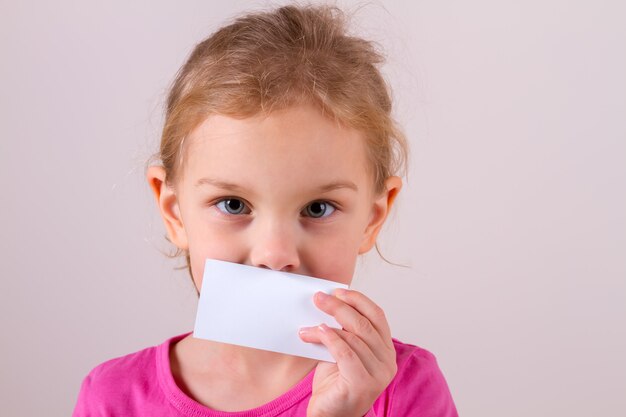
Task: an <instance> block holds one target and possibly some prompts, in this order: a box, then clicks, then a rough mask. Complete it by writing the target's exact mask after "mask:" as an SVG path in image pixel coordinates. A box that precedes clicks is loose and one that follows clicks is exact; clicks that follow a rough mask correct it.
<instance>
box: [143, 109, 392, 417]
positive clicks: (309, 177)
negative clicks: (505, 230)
mask: <svg viewBox="0 0 626 417" xmlns="http://www.w3.org/2000/svg"><path fill="white" fill-rule="evenodd" d="M185 142H186V143H185V146H187V147H188V149H187V152H186V153H185V154H184V156H183V166H184V172H183V174H184V175H183V176H182V177H181V178H180V179H179V183H177V184H176V186H177V188H178V189H177V191H176V193H175V192H174V190H173V189H171V188H170V187H168V186H167V185H166V184H165V183H164V179H165V172H164V170H163V169H162V168H161V167H150V169H149V170H148V173H147V180H148V182H149V184H150V186H151V187H152V189H153V191H154V193H155V196H156V199H157V203H158V206H159V210H160V213H161V215H162V217H163V220H164V223H165V227H166V230H167V233H168V237H169V239H170V240H171V241H172V243H174V244H175V245H176V246H178V247H179V248H183V249H188V250H189V252H190V259H191V260H190V262H191V269H192V272H193V277H194V283H195V285H196V287H197V288H201V286H202V276H203V272H204V271H203V268H204V260H205V259H206V258H214V259H221V260H224V261H230V262H236V263H240V264H245V265H252V266H256V267H262V268H271V269H274V270H278V271H287V272H293V273H297V274H302V275H309V276H315V277H320V278H325V279H329V280H332V281H336V282H341V283H343V284H348V285H349V284H350V282H351V281H352V276H353V272H354V268H355V264H356V259H357V255H358V254H362V253H365V252H367V251H369V250H370V249H371V248H372V247H373V246H374V244H375V242H376V237H377V235H378V233H379V231H380V229H381V227H382V225H383V223H384V221H385V219H386V217H387V214H388V213H389V210H390V208H391V206H392V204H393V201H394V199H395V197H396V195H397V193H398V192H399V191H400V189H401V187H402V180H401V179H400V178H399V177H396V176H392V177H389V178H388V179H387V181H386V187H387V191H386V192H383V194H381V195H378V196H374V195H373V182H372V179H371V177H370V175H369V174H368V172H367V171H366V158H365V148H364V143H363V138H362V136H361V133H360V132H357V131H355V130H353V129H348V128H345V127H344V128H341V127H339V126H338V125H337V124H335V123H334V122H332V121H331V120H329V119H327V118H326V117H324V116H323V115H322V114H321V113H320V112H319V111H318V110H317V109H316V108H314V107H312V106H310V105H298V106H296V107H291V108H288V109H286V110H282V111H278V112H273V113H271V114H270V116H269V117H267V118H265V119H264V118H262V117H260V116H256V117H252V118H248V119H235V118H230V117H226V116H221V115H211V116H209V117H208V118H207V119H206V120H205V121H204V123H203V124H201V125H200V126H199V127H198V128H197V129H196V130H194V131H193V132H192V134H191V135H189V136H188V137H187V138H186V139H185ZM201 178H212V179H215V180H219V181H224V182H229V183H234V184H238V185H240V186H241V187H242V189H237V190H235V189H222V188H219V187H217V186H216V184H209V183H208V182H205V183H204V184H202V185H196V184H197V183H198V181H199V180H200V179H201ZM336 181H341V182H351V183H353V184H354V185H355V186H356V187H357V190H353V189H352V188H348V187H341V188H334V189H333V190H330V191H326V192H322V191H319V190H318V188H320V187H321V186H323V185H327V184H330V183H332V182H336ZM228 199H231V201H230V203H229V205H227V204H226V201H225V200H228ZM316 202H326V206H325V207H324V205H323V204H322V205H320V204H314V203H316ZM331 203H332V204H334V205H335V208H334V209H333V206H331ZM314 302H315V305H316V306H318V308H320V309H321V310H323V311H325V312H327V313H328V314H330V315H332V316H334V317H335V319H336V320H337V321H338V322H339V323H340V324H341V325H342V327H343V330H326V331H323V330H322V328H323V327H322V328H320V327H314V328H311V329H309V331H308V332H306V333H304V334H301V336H300V337H301V338H302V340H303V341H306V342H316V343H323V344H324V345H325V346H326V347H327V348H328V349H329V351H330V352H331V354H332V355H333V357H334V358H335V359H336V360H337V363H336V364H335V363H329V362H323V361H319V362H318V361H316V360H313V359H309V358H302V357H297V356H290V355H284V354H280V353H276V352H269V351H263V350H258V349H251V348H247V347H242V346H236V345H230V344H224V343H217V342H213V341H209V340H202V339H195V338H193V337H192V335H189V336H187V337H186V338H184V339H183V340H181V341H180V342H179V343H177V344H176V345H175V346H174V347H173V349H172V352H171V362H172V372H173V374H174V377H175V379H176V381H177V383H178V385H179V386H180V387H181V389H183V391H185V392H186V393H187V394H188V395H190V396H191V397H192V398H194V399H196V400H197V401H199V402H201V403H203V404H205V405H207V406H209V407H212V408H216V409H219V410H224V411H240V410H244V409H249V408H254V407H258V406H259V405H262V404H264V403H266V402H269V401H271V400H272V399H274V398H276V397H278V396H280V395H281V394H283V393H284V392H286V391H287V390H288V389H289V388H291V387H292V386H293V385H294V384H295V383H297V382H298V381H299V380H300V379H302V378H303V377H304V376H305V375H306V374H307V373H308V372H309V371H310V370H312V369H313V367H315V366H317V369H316V371H315V377H314V380H313V394H312V397H311V400H310V402H309V406H308V410H307V415H309V416H324V417H331V416H341V417H351V416H359V417H360V416H363V415H364V414H365V413H366V412H367V410H368V409H369V407H370V406H371V405H372V403H373V402H374V400H375V399H376V398H377V397H378V395H380V393H381V392H382V391H383V390H384V389H385V388H386V386H387V385H388V384H389V382H390V381H391V379H392V378H393V376H394V375H395V373H396V362H395V349H394V347H393V344H392V341H391V333H390V330H389V325H388V323H387V320H386V318H385V315H384V312H383V311H382V309H381V308H380V307H379V306H377V305H376V304H375V303H374V302H373V301H371V300H370V299H368V298H367V297H366V296H365V295H363V294H362V293H360V292H358V291H355V290H349V291H347V294H346V296H345V297H337V296H330V297H320V293H318V294H316V296H315V297H314ZM286 314H288V312H286ZM242 393H245V395H242Z"/></svg>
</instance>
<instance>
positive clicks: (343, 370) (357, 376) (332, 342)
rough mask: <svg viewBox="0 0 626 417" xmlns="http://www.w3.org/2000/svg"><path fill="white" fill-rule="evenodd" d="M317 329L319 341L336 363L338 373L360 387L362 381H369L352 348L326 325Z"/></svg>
mask: <svg viewBox="0 0 626 417" xmlns="http://www.w3.org/2000/svg"><path fill="white" fill-rule="evenodd" d="M318 327H319V330H320V331H319V336H320V341H321V342H322V344H323V345H324V346H326V348H327V349H328V351H329V352H330V354H331V355H332V356H333V358H334V359H335V361H337V367H338V368H339V373H340V374H341V375H342V376H343V377H344V378H345V379H346V380H348V381H350V382H351V383H354V384H359V385H360V384H363V382H364V381H369V379H370V378H371V375H370V373H369V372H368V371H367V369H366V368H365V366H364V364H363V362H362V361H361V359H360V358H359V355H358V354H357V353H356V352H355V351H354V350H353V349H352V347H350V345H348V343H346V341H345V340H343V338H341V337H340V336H339V335H338V334H337V333H336V332H334V331H333V330H332V329H331V328H330V327H328V326H327V325H326V324H321V325H320V326H318Z"/></svg>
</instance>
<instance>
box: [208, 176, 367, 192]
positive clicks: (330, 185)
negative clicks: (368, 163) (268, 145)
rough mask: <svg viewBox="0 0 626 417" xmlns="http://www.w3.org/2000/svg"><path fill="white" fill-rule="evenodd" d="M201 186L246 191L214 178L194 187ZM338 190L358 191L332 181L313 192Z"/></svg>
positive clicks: (243, 188) (352, 185) (348, 182)
mask: <svg viewBox="0 0 626 417" xmlns="http://www.w3.org/2000/svg"><path fill="white" fill-rule="evenodd" d="M203 185H212V186H213V187H217V188H222V189H224V190H232V191H237V192H245V191H247V190H246V188H245V187H243V186H241V185H238V184H235V183H232V182H228V181H224V180H219V179H216V178H209V177H205V178H200V179H199V180H198V181H197V182H196V187H200V186H203ZM340 188H347V189H350V190H353V191H356V192H358V191H359V187H357V186H356V184H355V183H353V182H352V181H333V182H330V183H328V184H325V185H322V186H319V187H317V188H316V189H315V191H317V192H320V193H327V192H330V191H333V190H337V189H340Z"/></svg>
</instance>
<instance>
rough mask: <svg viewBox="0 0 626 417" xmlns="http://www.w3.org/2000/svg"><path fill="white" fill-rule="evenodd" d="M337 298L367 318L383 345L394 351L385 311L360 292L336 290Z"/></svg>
mask: <svg viewBox="0 0 626 417" xmlns="http://www.w3.org/2000/svg"><path fill="white" fill-rule="evenodd" d="M333 294H334V295H335V296H336V297H337V298H339V299H340V300H341V301H343V302H345V303H346V304H348V305H350V306H352V307H353V308H355V309H356V310H357V311H358V312H359V313H361V314H362V315H364V316H365V317H367V319H368V320H369V321H370V323H371V324H372V326H373V327H374V328H375V329H376V331H377V332H378V334H380V337H381V338H382V339H383V341H384V342H385V345H386V346H387V347H389V348H390V349H392V350H395V348H394V346H393V341H392V340H391V329H390V328H389V322H388V321H387V317H386V315H385V311H384V310H383V309H382V308H381V307H380V306H379V305H378V304H376V303H375V302H374V301H372V300H371V299H370V298H369V297H367V296H366V295H365V294H363V293H362V292H359V291H356V290H349V289H344V288H337V289H335V291H334V293H333Z"/></svg>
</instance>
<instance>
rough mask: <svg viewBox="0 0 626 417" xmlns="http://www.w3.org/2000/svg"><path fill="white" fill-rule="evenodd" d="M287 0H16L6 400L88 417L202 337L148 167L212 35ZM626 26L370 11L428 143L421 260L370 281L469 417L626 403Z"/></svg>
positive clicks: (559, 6) (495, 4)
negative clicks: (174, 348)
mask: <svg viewBox="0 0 626 417" xmlns="http://www.w3.org/2000/svg"><path fill="white" fill-rule="evenodd" d="M273 4H274V5H277V4H282V3H281V2H276V3H273ZM338 4H339V5H340V6H346V7H347V8H348V9H356V7H355V6H354V5H355V4H356V3H353V2H339V3H338ZM266 5H271V4H269V3H263V2H244V1H233V2H229V3H227V2H217V1H214V2H210V1H195V2H166V1H146V0H144V1H107V2H76V1H67V0H59V1H55V2H46V1H40V2H23V1H12V2H8V1H2V3H1V5H0V60H1V61H0V62H1V65H0V82H1V84H2V92H1V94H0V126H1V130H0V133H1V135H2V138H1V139H0V169H1V170H2V171H0V174H1V175H0V187H1V190H2V200H1V201H2V203H1V204H0V215H1V216H2V232H3V236H4V238H3V239H2V240H1V241H0V245H1V246H0V253H1V256H2V258H1V259H2V262H0V277H1V278H0V279H1V280H0V317H1V318H0V324H1V326H2V343H0V357H1V362H2V371H1V372H0V384H1V386H0V392H1V393H2V399H1V402H2V406H1V408H2V414H3V415H7V416H9V415H10V416H17V415H20V416H38V415H49V416H52V415H59V416H60V415H70V414H71V411H72V410H73V407H74V404H75V401H76V396H77V395H78V389H79V386H80V383H81V381H82V379H83V378H84V377H85V375H86V374H87V373H88V372H89V370H91V369H92V368H93V367H95V366H96V365H97V364H99V363H101V362H103V361H105V360H108V359H111V358H113V357H117V356H121V355H125V354H128V353H130V352H133V351H136V350H139V349H143V348H145V347H148V346H152V345H156V344H159V343H162V342H163V341H164V340H165V339H166V338H168V337H171V336H173V335H176V334H180V333H183V332H187V331H190V330H191V329H192V327H193V319H194V314H195V306H196V302H197V297H196V294H195V291H194V289H193V287H192V285H191V282H190V279H189V277H188V276H187V272H186V270H177V271H175V270H174V267H175V266H179V265H182V259H181V260H180V262H179V261H174V260H169V259H168V258H166V257H165V256H164V255H162V254H161V253H160V252H159V250H162V251H168V250H170V248H171V246H170V245H169V243H168V242H167V241H166V240H165V239H164V237H163V236H164V233H165V229H164V227H163V224H162V221H161V218H160V217H159V216H158V212H157V208H156V204H155V203H154V201H153V197H152V195H151V193H150V190H149V188H148V186H147V183H146V182H145V179H144V163H145V161H146V160H147V158H148V157H149V156H150V154H151V153H153V152H154V151H156V150H157V148H158V141H159V137H160V129H161V127H162V105H163V101H164V99H165V94H166V92H167V91H166V88H167V86H168V85H169V83H170V81H171V80H172V79H173V77H174V75H175V73H176V71H177V70H178V68H179V67H180V65H182V63H183V62H184V60H185V58H186V57H187V55H188V53H189V52H190V51H191V49H192V48H193V46H194V45H195V44H196V43H197V42H199V41H200V40H202V39H203V38H204V37H206V36H208V35H209V34H210V33H211V32H213V31H214V30H215V29H217V28H218V27H219V25H221V24H223V23H224V22H225V21H226V20H227V19H229V18H231V17H233V16H234V15H235V14H236V13H238V12H240V11H244V10H251V9H259V8H264V7H265V6H266ZM625 21H626V7H625V6H624V3H623V2H620V1H617V0H616V1H593V2H592V1H587V2H583V1H557V0H547V1H545V0H544V1H537V0H532V1H523V2H522V1H511V0H506V1H495V0H493V1H487V0H476V1H472V2H460V1H441V0H438V1H411V2H409V1H404V2H399V1H384V2H382V1H371V2H369V3H367V4H365V5H364V6H363V7H361V8H360V9H359V10H358V12H357V13H356V17H355V19H354V20H353V24H352V25H351V27H352V29H353V30H354V31H355V32H357V33H359V34H361V35H362V36H364V37H366V38H368V39H372V40H375V41H377V42H379V43H380V44H381V45H383V47H384V48H385V49H386V51H387V55H388V62H387V64H386V65H385V67H384V68H383V71H384V73H385V75H386V76H387V77H388V79H389V81H390V83H391V85H392V88H393V91H394V99H395V103H396V116H397V118H398V120H399V121H400V123H401V124H402V125H403V126H404V127H405V131H406V133H407V134H408V136H409V138H410V141H411V146H412V151H413V153H412V159H411V165H410V168H411V169H410V174H409V178H408V182H406V183H405V187H404V189H403V190H402V192H401V195H400V197H399V198H398V200H397V208H396V209H395V211H394V215H393V216H392V217H391V218H390V219H389V220H388V224H387V225H386V226H385V229H384V230H383V233H382V236H381V238H380V241H379V243H380V247H381V250H382V252H383V255H385V257H386V258H387V259H389V260H391V261H392V262H395V263H401V264H406V265H409V266H410V267H411V268H402V267H396V266H393V265H389V264H387V263H384V262H383V261H382V260H381V259H380V258H379V257H378V255H377V254H376V251H375V250H373V251H372V252H370V253H369V254H368V255H367V256H366V258H365V259H364V260H363V262H362V263H359V268H358V269H357V273H356V274H355V280H354V281H353V285H354V287H355V288H357V289H359V290H361V291H363V292H365V293H366V294H368V295H369V296H370V297H371V298H373V299H374V300H375V301H377V302H378V303H379V304H380V305H381V306H382V307H383V308H384V309H385V310H386V312H387V315H388V318H389V321H390V323H391V327H392V330H393V333H394V336H395V337H397V338H399V339H400V340H402V341H405V342H407V343H413V344H417V345H419V346H421V347H424V348H426V349H428V350H430V351H431V352H433V353H434V354H435V355H436V357H437V359H438V361H439V365H440V368H441V369H442V371H443V373H444V375H445V377H446V379H447V381H448V384H449V387H450V390H451V392H452V395H453V397H454V399H455V402H456V405H457V407H458V410H459V412H460V414H461V415H463V416H480V417H501V416H568V417H578V416H580V417H583V416H585V417H586V416H591V415H595V416H600V415H613V416H615V415H620V414H621V413H624V409H625V408H626V396H625V395H624V393H625V392H626V360H625V358H624V353H625V352H626V331H625V329H626V326H625V323H624V321H625V320H624V318H625V317H626V256H625V255H626V221H625V220H626V219H625V217H626V216H625V213H626V207H625V206H626V122H625V118H626V117H625V116H626V76H625V74H626V46H625V44H626V42H625V41H626V25H625V24H624V22H625Z"/></svg>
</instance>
